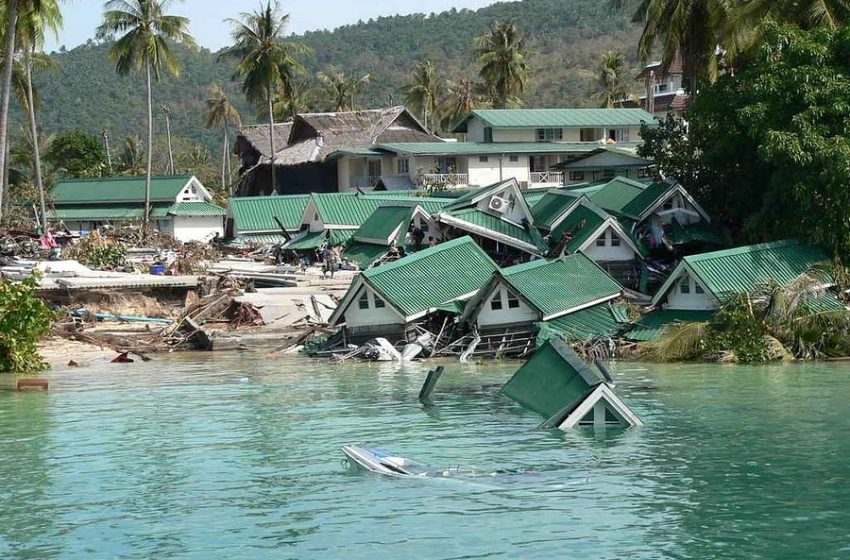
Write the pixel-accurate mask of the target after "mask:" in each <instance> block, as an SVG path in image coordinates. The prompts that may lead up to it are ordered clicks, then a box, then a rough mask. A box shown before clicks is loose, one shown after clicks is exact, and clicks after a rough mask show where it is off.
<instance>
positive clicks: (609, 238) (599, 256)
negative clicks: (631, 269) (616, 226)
mask: <svg viewBox="0 0 850 560" xmlns="http://www.w3.org/2000/svg"><path fill="white" fill-rule="evenodd" d="M615 236H617V233H616V232H615V231H614V230H613V229H612V228H610V227H609V228H607V229H606V230H605V231H604V232H603V233H602V235H601V236H599V237H598V238H597V239H603V238H604V240H605V246H604V247H602V246H598V245H597V244H596V241H597V240H596V239H593V240H591V241H590V244H589V245H587V246H586V247H585V248H584V249H582V253H584V254H585V256H586V257H587V258H589V259H590V260H592V261H596V262H622V261H631V260H634V259H635V252H634V251H633V250H632V248H631V247H629V246H628V244H626V241H625V240H624V239H622V238H621V239H620V244H619V246H615V245H614V241H613V240H614V237H615Z"/></svg>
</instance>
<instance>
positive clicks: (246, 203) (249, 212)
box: [229, 194, 310, 233]
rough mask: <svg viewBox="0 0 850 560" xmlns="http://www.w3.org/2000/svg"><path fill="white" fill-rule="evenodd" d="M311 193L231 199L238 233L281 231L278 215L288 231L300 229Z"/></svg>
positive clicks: (231, 207)
mask: <svg viewBox="0 0 850 560" xmlns="http://www.w3.org/2000/svg"><path fill="white" fill-rule="evenodd" d="M309 199H310V195H306V194H305V195H288V196H251V197H234V198H231V199H230V202H229V205H230V211H231V213H232V214H233V223H234V227H235V229H236V231H237V232H238V233H246V232H257V231H264V232H265V231H269V232H271V231H280V226H279V225H277V223H276V222H275V221H274V217H275V216H277V217H278V218H279V219H280V221H281V222H282V223H283V226H284V227H285V228H286V229H287V231H298V229H299V228H300V227H301V216H302V215H303V214H304V208H306V207H307V201H308V200H309Z"/></svg>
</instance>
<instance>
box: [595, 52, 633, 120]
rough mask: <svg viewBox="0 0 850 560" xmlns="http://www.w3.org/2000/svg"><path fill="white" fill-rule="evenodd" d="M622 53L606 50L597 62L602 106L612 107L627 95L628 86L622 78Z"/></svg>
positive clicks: (623, 65) (623, 69) (623, 68)
mask: <svg viewBox="0 0 850 560" xmlns="http://www.w3.org/2000/svg"><path fill="white" fill-rule="evenodd" d="M625 71H626V69H625V63H624V62H623V55H621V54H620V53H618V52H614V51H608V52H605V53H603V54H602V60H601V61H600V63H599V78H598V80H599V88H600V93H599V97H600V102H601V105H602V107H604V108H606V109H612V108H613V107H614V106H615V105H616V104H617V102H620V101H622V99H623V98H624V97H626V95H628V88H627V87H626V83H625V81H624V80H623V75H624V73H625Z"/></svg>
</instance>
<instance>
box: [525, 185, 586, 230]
mask: <svg viewBox="0 0 850 560" xmlns="http://www.w3.org/2000/svg"><path fill="white" fill-rule="evenodd" d="M580 196H581V195H578V194H576V193H571V192H569V191H563V190H558V189H552V190H550V191H549V192H548V193H546V194H545V195H544V196H543V198H541V199H540V200H539V201H538V202H537V203H536V204H535V205H534V206H532V207H531V215H532V216H534V225H535V226H537V227H539V228H544V229H549V228H551V227H552V223H553V222H554V221H555V220H557V219H558V218H559V217H561V216H562V215H563V214H564V212H566V211H567V210H568V209H569V208H570V207H571V206H573V205H574V204H575V203H576V201H578V199H579V198H580Z"/></svg>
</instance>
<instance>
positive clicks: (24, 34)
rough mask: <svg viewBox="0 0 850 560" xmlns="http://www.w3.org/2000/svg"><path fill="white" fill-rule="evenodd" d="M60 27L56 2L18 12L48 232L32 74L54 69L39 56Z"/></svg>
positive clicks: (42, 215)
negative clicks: (50, 33) (48, 33)
mask: <svg viewBox="0 0 850 560" xmlns="http://www.w3.org/2000/svg"><path fill="white" fill-rule="evenodd" d="M61 27H62V12H61V11H60V10H59V4H58V3H57V2H56V0H42V1H41V2H40V5H38V6H36V5H34V4H30V5H28V6H26V8H25V9H24V10H23V11H22V12H20V13H19V16H18V25H17V28H18V29H17V43H18V44H19V45H20V50H22V51H23V53H24V60H23V64H24V70H25V74H26V98H27V101H26V103H25V104H24V105H25V107H26V109H27V113H28V116H29V126H30V138H31V139H32V149H33V158H34V171H35V184H36V188H37V189H38V196H39V203H40V207H39V210H40V211H41V213H40V216H39V217H40V222H41V226H42V228H44V230H45V231H46V230H47V205H46V203H45V192H44V177H43V176H42V168H41V151H40V150H39V143H38V139H39V135H38V125H37V123H36V115H35V113H36V97H35V94H34V93H33V83H32V71H33V69H34V67H36V66H38V67H39V68H48V67H55V66H56V63H55V62H54V61H53V59H52V58H50V57H47V56H44V55H43V54H42V53H41V50H42V48H44V38H45V31H47V30H50V31H53V32H54V34H57V36H58V31H59V29H60V28H61Z"/></svg>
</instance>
